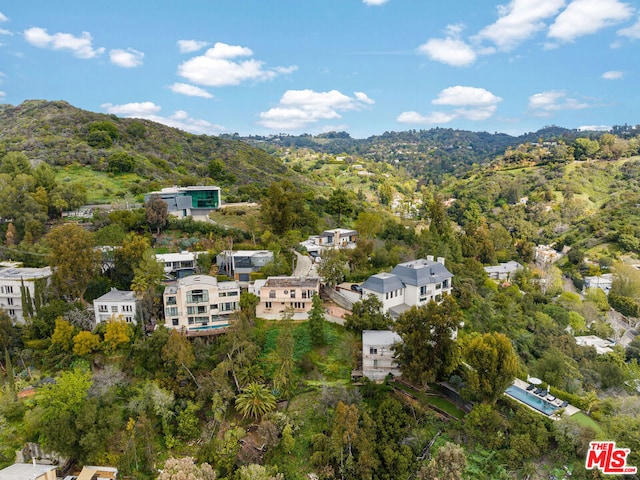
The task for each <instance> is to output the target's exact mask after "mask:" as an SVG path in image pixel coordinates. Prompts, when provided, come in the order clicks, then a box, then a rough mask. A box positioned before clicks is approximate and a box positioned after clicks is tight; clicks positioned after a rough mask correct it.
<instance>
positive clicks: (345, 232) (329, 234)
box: [320, 228, 358, 237]
mask: <svg viewBox="0 0 640 480" xmlns="http://www.w3.org/2000/svg"><path fill="white" fill-rule="evenodd" d="M336 233H339V234H340V236H346V235H357V234H358V232H357V231H356V230H348V229H346V228H334V229H333V230H325V231H324V232H322V233H321V234H320V236H321V237H333V235H334V234H336Z"/></svg>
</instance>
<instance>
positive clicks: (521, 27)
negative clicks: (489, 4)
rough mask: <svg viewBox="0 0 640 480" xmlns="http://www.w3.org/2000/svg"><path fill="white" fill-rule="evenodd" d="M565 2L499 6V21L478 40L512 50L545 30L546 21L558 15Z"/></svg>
mask: <svg viewBox="0 0 640 480" xmlns="http://www.w3.org/2000/svg"><path fill="white" fill-rule="evenodd" d="M564 5H565V0H512V1H511V2H510V3H509V4H508V5H499V6H498V16H499V18H498V20H496V22H495V23H492V24H491V25H488V26H486V27H485V28H483V29H482V30H481V31H480V32H479V33H478V35H476V36H475V37H474V39H476V40H485V39H486V40H489V41H491V42H493V43H494V44H495V45H496V46H497V47H498V48H499V49H501V50H507V51H508V50H512V49H513V48H515V47H516V46H518V45H519V44H520V43H522V42H523V41H524V40H526V39H528V38H530V37H531V36H532V35H534V34H535V33H536V32H538V31H540V30H542V29H544V28H545V24H544V22H543V20H544V19H546V18H549V17H552V16H554V15H556V14H557V13H558V12H559V11H560V9H561V8H562V7H563V6H564Z"/></svg>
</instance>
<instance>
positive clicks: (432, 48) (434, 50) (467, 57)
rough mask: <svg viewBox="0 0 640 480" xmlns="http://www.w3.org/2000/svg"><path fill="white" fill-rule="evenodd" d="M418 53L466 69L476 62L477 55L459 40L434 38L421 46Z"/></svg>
mask: <svg viewBox="0 0 640 480" xmlns="http://www.w3.org/2000/svg"><path fill="white" fill-rule="evenodd" d="M418 52H420V53H424V54H425V55H427V56H428V57H429V58H431V60H434V61H436V62H441V63H446V64H447V65H451V66H453V67H466V66H467V65H471V64H472V63H473V62H475V61H476V53H475V52H474V51H473V49H472V48H471V47H470V46H469V45H467V44H466V43H465V42H464V41H463V40H460V39H459V38H432V39H430V40H428V41H427V42H426V43H423V44H422V45H420V46H419V47H418Z"/></svg>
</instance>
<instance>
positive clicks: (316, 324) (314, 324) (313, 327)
mask: <svg viewBox="0 0 640 480" xmlns="http://www.w3.org/2000/svg"><path fill="white" fill-rule="evenodd" d="M324 322H325V319H324V308H323V306H322V299H321V298H320V295H318V294H314V295H313V298H312V299H311V310H310V311H309V335H310V336H311V343H312V344H313V345H315V346H319V345H324Z"/></svg>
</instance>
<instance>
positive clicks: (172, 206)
mask: <svg viewBox="0 0 640 480" xmlns="http://www.w3.org/2000/svg"><path fill="white" fill-rule="evenodd" d="M152 197H160V198H161V199H162V200H164V201H165V202H167V210H168V212H169V214H171V215H174V216H176V217H178V218H184V217H191V216H194V215H208V214H209V213H210V212H211V211H213V210H216V209H218V208H219V207H220V204H221V203H222V198H221V196H220V187H213V186H194V187H169V188H163V189H162V190H160V191H157V192H151V193H147V194H146V195H145V196H144V201H145V203H147V202H148V201H149V200H150V199H151V198H152Z"/></svg>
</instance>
